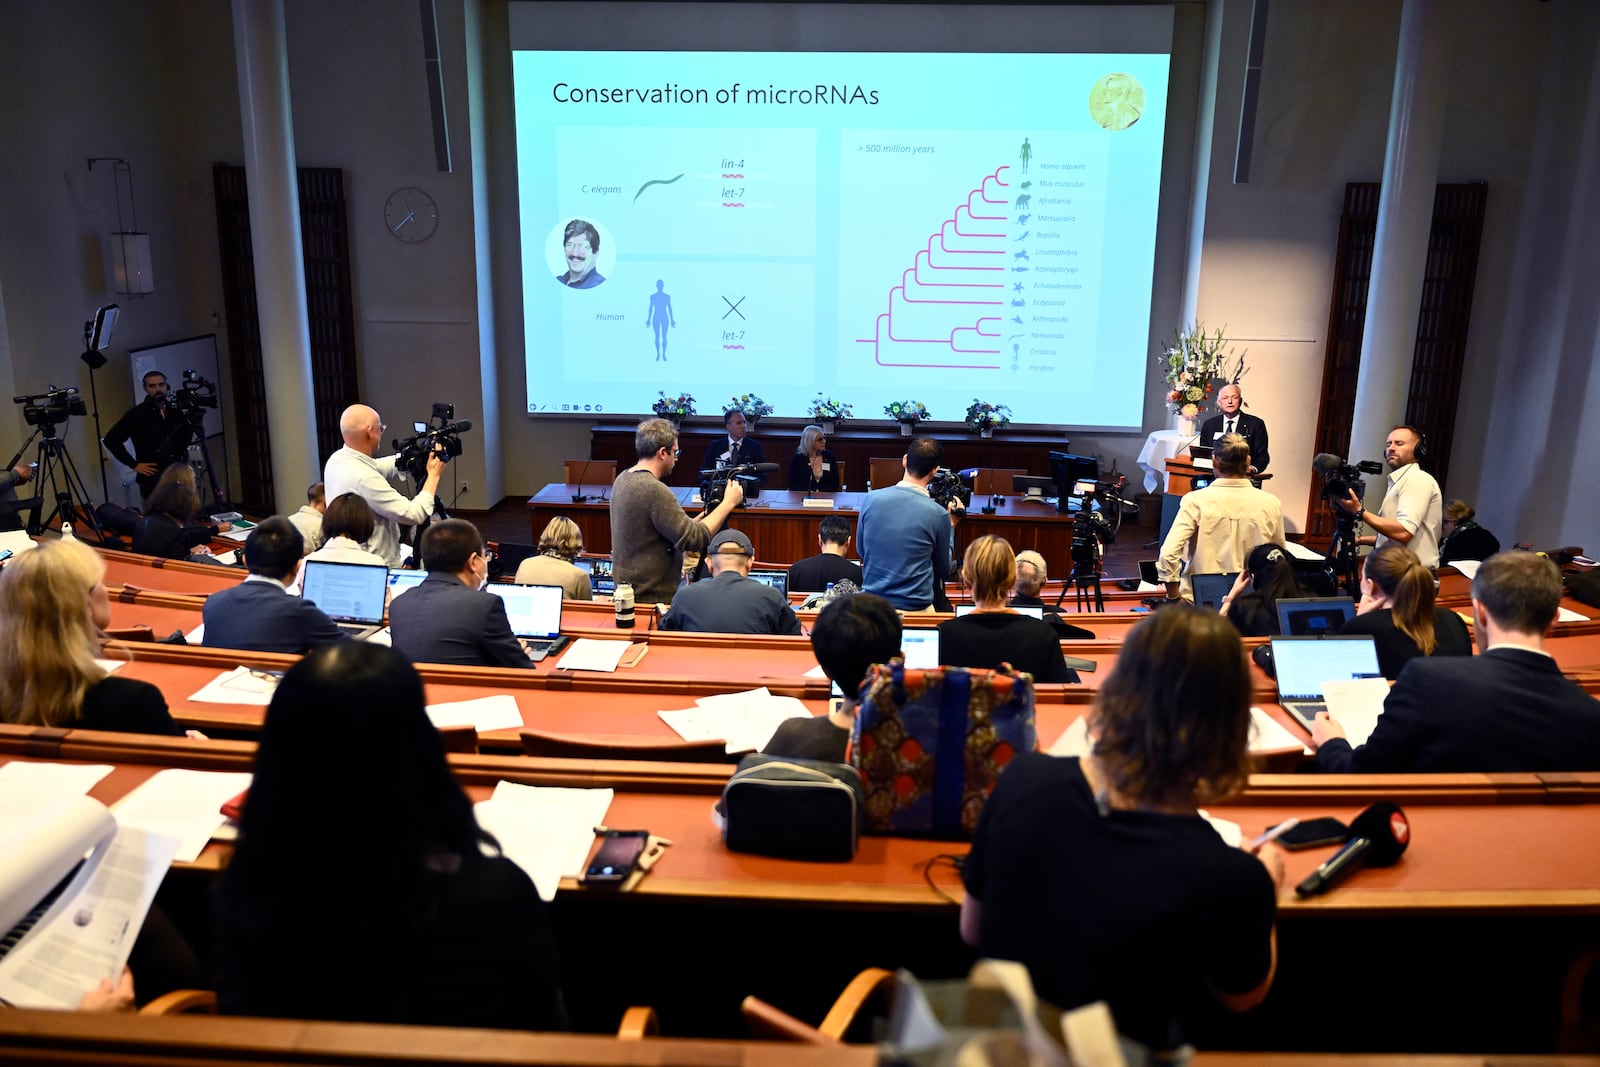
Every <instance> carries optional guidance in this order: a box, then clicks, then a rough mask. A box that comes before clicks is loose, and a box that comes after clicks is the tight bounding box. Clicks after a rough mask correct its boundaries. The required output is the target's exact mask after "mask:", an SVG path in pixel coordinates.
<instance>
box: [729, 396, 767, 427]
mask: <svg viewBox="0 0 1600 1067" xmlns="http://www.w3.org/2000/svg"><path fill="white" fill-rule="evenodd" d="M730 411H740V412H743V413H744V420H745V422H747V423H749V424H750V428H751V429H754V428H755V425H756V423H757V422H760V421H761V417H762V416H763V415H771V414H772V405H771V404H769V403H767V402H766V401H765V400H762V399H761V398H760V397H759V396H756V394H754V393H741V394H739V395H738V396H736V397H732V398H730V399H729V400H728V402H727V403H725V404H723V405H722V413H723V414H724V415H726V414H728V413H729V412H730Z"/></svg>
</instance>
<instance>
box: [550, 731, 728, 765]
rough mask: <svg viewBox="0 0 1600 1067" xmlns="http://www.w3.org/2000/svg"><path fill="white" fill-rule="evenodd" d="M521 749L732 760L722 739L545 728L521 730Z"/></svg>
mask: <svg viewBox="0 0 1600 1067" xmlns="http://www.w3.org/2000/svg"><path fill="white" fill-rule="evenodd" d="M522 751H524V752H526V753H527V754H528V755H530V756H547V757H550V758H554V759H632V760H656V761H664V762H667V763H733V762H737V757H734V756H729V755H728V748H727V745H726V744H725V743H724V742H722V741H683V740H680V739H678V738H673V739H672V740H670V741H669V740H665V739H661V740H658V739H656V738H653V737H573V736H571V735H569V734H551V733H546V732H544V731H543V730H523V731H522Z"/></svg>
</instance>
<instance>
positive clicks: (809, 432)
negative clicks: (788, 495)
mask: <svg viewBox="0 0 1600 1067" xmlns="http://www.w3.org/2000/svg"><path fill="white" fill-rule="evenodd" d="M827 443H828V435H827V434H825V433H823V432H822V427H821V426H807V427H806V428H805V429H804V430H801V431H800V445H799V447H798V448H796V449H795V450H794V455H792V456H790V457H789V489H790V491H791V492H795V493H837V492H838V491H839V461H838V460H837V459H835V458H834V455H833V453H832V452H829V451H828V450H827V449H826V448H825V447H823V446H824V445H826V444H827Z"/></svg>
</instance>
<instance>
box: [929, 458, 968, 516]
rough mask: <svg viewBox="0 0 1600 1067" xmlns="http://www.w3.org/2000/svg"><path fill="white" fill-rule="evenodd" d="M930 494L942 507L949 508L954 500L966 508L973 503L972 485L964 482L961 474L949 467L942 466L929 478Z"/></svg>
mask: <svg viewBox="0 0 1600 1067" xmlns="http://www.w3.org/2000/svg"><path fill="white" fill-rule="evenodd" d="M928 496H929V497H930V498H931V499H932V500H933V502H934V503H935V504H938V505H939V506H940V507H941V508H947V509H948V508H949V507H950V501H952V500H959V501H960V502H961V506H962V507H963V508H965V507H967V506H968V505H969V504H971V503H972V486H970V485H964V484H962V481H961V475H959V474H957V473H956V472H955V471H953V470H951V469H950V468H949V467H940V468H939V469H938V470H936V471H934V472H933V477H932V478H929V479H928Z"/></svg>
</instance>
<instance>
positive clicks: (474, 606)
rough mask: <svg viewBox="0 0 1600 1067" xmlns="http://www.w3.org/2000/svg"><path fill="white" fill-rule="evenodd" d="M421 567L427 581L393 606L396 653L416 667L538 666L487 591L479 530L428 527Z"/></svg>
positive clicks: (458, 522)
mask: <svg viewBox="0 0 1600 1067" xmlns="http://www.w3.org/2000/svg"><path fill="white" fill-rule="evenodd" d="M422 566H423V569H424V570H426V571H427V572H428V576H427V577H426V578H424V579H423V580H422V582H421V584H419V585H418V586H417V587H416V588H415V589H413V590H411V591H410V592H408V593H407V594H406V595H405V596H403V597H396V598H395V599H394V601H393V602H392V603H391V604H390V605H389V634H390V639H391V642H392V643H393V645H394V649H395V651H396V652H401V653H404V654H405V655H406V656H407V657H408V658H409V659H410V660H411V661H412V662H414V663H457V664H461V665H462V666H467V667H532V666H533V661H532V660H531V659H529V658H528V653H527V652H526V651H525V650H524V649H523V647H522V645H521V643H520V642H519V641H518V640H517V637H516V635H515V634H513V633H512V632H511V623H510V621H509V620H508V619H507V618H506V604H505V601H503V600H501V599H500V598H499V597H497V596H495V595H494V594H493V593H485V592H484V591H483V586H484V584H485V583H486V582H487V581H488V580H489V557H488V554H487V553H486V552H485V551H484V547H483V535H481V534H480V533H478V528H477V527H476V526H474V525H472V523H470V522H468V521H467V520H465V519H445V520H444V521H443V522H436V523H434V524H433V525H431V526H429V527H428V529H427V532H426V533H424V534H423V535H422Z"/></svg>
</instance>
